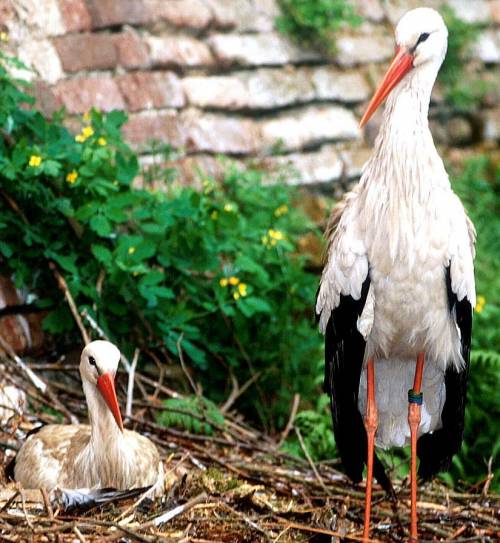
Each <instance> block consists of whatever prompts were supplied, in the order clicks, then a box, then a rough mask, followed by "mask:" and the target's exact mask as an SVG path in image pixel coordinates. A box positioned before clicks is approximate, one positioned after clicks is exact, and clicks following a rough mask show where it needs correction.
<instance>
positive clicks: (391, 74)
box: [359, 47, 413, 128]
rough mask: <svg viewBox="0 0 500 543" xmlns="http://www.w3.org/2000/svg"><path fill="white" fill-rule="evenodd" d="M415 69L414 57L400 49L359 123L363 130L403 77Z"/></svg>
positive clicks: (397, 50)
mask: <svg viewBox="0 0 500 543" xmlns="http://www.w3.org/2000/svg"><path fill="white" fill-rule="evenodd" d="M412 68H413V55H412V54H411V53H408V51H406V50H405V49H404V48H402V47H398V48H397V49H396V55H395V56H394V58H393V59H392V62H391V65H390V66H389V68H388V69H387V72H386V73H385V75H384V79H382V83H380V85H379V87H378V89H377V90H376V91H375V94H374V95H373V98H372V99H371V101H370V103H369V104H368V108H367V109H366V111H365V114H364V115H363V118H362V119H361V122H360V123H359V126H360V127H361V128H363V126H365V124H366V123H367V122H368V120H369V119H370V117H371V116H372V115H373V114H374V113H375V111H376V110H377V108H378V106H379V105H380V104H381V103H382V102H383V101H384V100H385V98H386V97H387V95H388V94H389V93H390V92H391V91H392V89H393V88H394V87H395V86H396V85H397V84H398V83H399V82H400V81H401V79H403V76H404V75H405V74H406V73H408V72H409V71H410V70H411V69H412Z"/></svg>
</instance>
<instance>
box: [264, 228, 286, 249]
mask: <svg viewBox="0 0 500 543" xmlns="http://www.w3.org/2000/svg"><path fill="white" fill-rule="evenodd" d="M268 235H269V237H270V238H271V239H273V240H276V241H281V240H283V239H285V236H284V234H283V232H282V231H281V230H273V229H272V228H271V229H269V231H268ZM273 245H276V244H275V243H274V244H273Z"/></svg>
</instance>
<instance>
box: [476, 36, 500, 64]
mask: <svg viewBox="0 0 500 543" xmlns="http://www.w3.org/2000/svg"><path fill="white" fill-rule="evenodd" d="M474 56H475V57H476V58H478V59H479V60H481V61H482V62H485V63H487V64H498V63H500V30H499V29H494V28H493V29H489V30H485V31H484V32H482V33H481V34H480V36H479V39H478V41H477V42H476V44H475V45H474Z"/></svg>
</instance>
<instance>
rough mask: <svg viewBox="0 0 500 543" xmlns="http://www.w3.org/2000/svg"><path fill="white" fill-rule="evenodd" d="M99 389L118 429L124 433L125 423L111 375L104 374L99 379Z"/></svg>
mask: <svg viewBox="0 0 500 543" xmlns="http://www.w3.org/2000/svg"><path fill="white" fill-rule="evenodd" d="M97 388H98V389H99V392H100V393H101V395H102V397H103V398H104V401H105V402H106V404H107V406H108V407H109V410H110V411H111V413H112V415H113V417H114V419H115V421H116V424H118V428H120V430H121V431H122V432H123V421H122V415H121V413H120V406H119V405H118V398H117V397H116V390H115V380H114V378H113V376H112V375H111V374H110V373H103V374H102V375H100V376H99V377H98V378H97Z"/></svg>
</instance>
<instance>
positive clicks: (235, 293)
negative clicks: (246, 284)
mask: <svg viewBox="0 0 500 543" xmlns="http://www.w3.org/2000/svg"><path fill="white" fill-rule="evenodd" d="M239 297H240V295H239V293H238V292H233V298H234V299H235V300H238V299H239Z"/></svg>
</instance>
